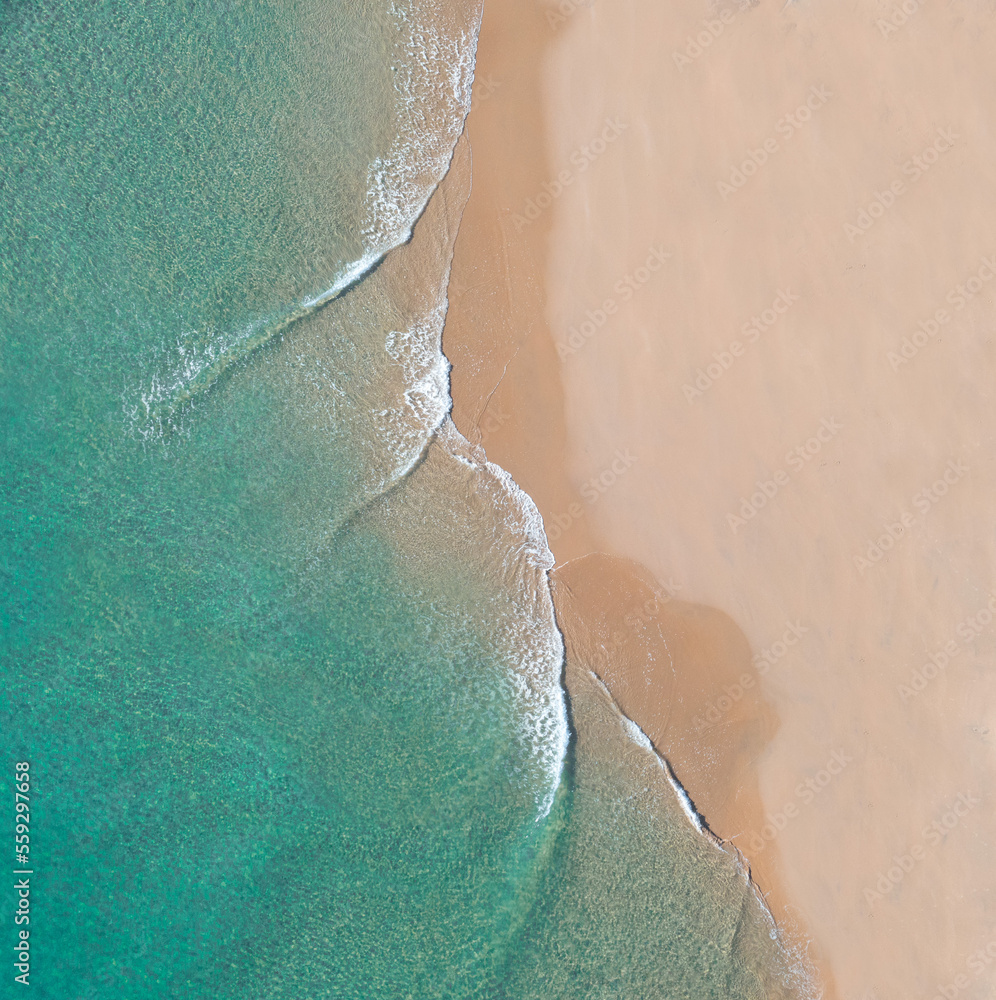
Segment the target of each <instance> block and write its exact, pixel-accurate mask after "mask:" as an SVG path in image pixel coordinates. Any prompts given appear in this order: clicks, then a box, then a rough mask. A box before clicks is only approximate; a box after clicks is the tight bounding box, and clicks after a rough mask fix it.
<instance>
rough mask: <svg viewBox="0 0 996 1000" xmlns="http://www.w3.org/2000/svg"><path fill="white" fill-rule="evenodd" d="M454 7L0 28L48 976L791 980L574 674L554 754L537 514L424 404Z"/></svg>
mask: <svg viewBox="0 0 996 1000" xmlns="http://www.w3.org/2000/svg"><path fill="white" fill-rule="evenodd" d="M478 17H479V11H478V10H477V9H476V7H474V6H473V5H470V4H467V5H464V6H460V5H459V4H457V3H453V4H451V5H449V6H447V7H445V8H443V7H440V6H438V5H436V4H434V3H430V2H428V0H426V2H423V3H410V4H408V5H402V4H401V3H388V2H384V0H370V2H367V3H363V2H355V0H352V2H350V3H348V4H346V3H333V2H329V0H323V2H317V0H280V2H270V3H267V2H260V0H246V2H234V0H222V2H216V3H207V2H189V3H183V4H177V3H160V2H145V3H124V2H88V3H84V2H81V0H72V2H68V0H67V2H62V3H58V2H42V0H38V2H35V0H9V2H7V3H4V4H2V5H0V81H2V82H0V93H2V95H3V97H2V101H3V108H2V111H3V113H2V115H0V170H2V173H0V268H2V272H0V276H2V277H0V372H2V396H0V399H2V406H3V423H2V426H3V429H4V446H3V459H2V469H0V472H2V480H3V489H2V504H3V510H2V515H0V524H2V526H3V532H4V538H3V546H2V550H0V553H2V568H3V580H4V601H5V608H4V615H3V680H2V683H3V698H2V700H0V713H2V741H3V745H4V749H5V759H6V760H7V761H8V764H9V766H8V771H10V773H11V774H13V762H14V761H15V760H27V761H30V763H31V773H32V793H31V794H32V807H31V847H32V861H33V870H34V872H35V874H34V875H33V881H32V905H31V924H30V928H31V935H32V937H31V941H32V953H31V954H32V960H31V968H32V971H31V983H32V985H33V986H34V987H35V995H36V996H39V997H43V998H53V1000H54V998H59V1000H66V998H73V1000H90V998H99V1000H104V998H107V1000H111V998H129V1000H142V998H166V997H178V998H179V997H183V998H190V997H211V998H225V1000H227V998H233V1000H235V998H240V1000H242V998H244V1000H258V998H288V1000H291V998H293V1000H304V998H325V997H329V998H332V997H335V998H357V1000H361V998H362V1000H367V998H370V1000H373V998H402V997H412V998H430V997H440V998H443V997H467V998H470V997H481V998H491V997H510V998H511V997H523V998H526V997H532V996H537V997H539V996H543V997H551V996H553V997H563V998H564V1000H568V998H570V1000H574V998H578V997H591V998H593V1000H594V998H606V997H634V998H635V997H640V998H649V997H657V996H661V997H664V996H668V997H679V996H681V997H685V996H687V997H726V996H730V997H741V996H743V997H748V996H760V995H764V994H763V993H762V992H760V990H761V989H762V987H761V986H760V985H759V984H760V983H762V982H764V983H768V985H767V986H765V987H763V989H764V990H766V991H767V992H768V993H769V995H780V993H779V992H778V989H780V988H778V989H776V988H775V987H774V986H771V985H770V984H771V983H774V982H776V981H777V982H781V981H782V980H783V979H784V978H785V976H786V975H788V972H789V971H790V970H788V968H787V966H786V965H785V962H784V960H783V958H782V957H781V956H780V953H779V952H778V951H777V948H776V947H775V945H774V944H773V943H772V942H771V938H770V937H769V935H768V930H769V929H768V925H767V924H766V923H765V921H764V918H763V914H762V912H761V910H760V908H759V907H758V906H757V904H756V900H755V899H754V896H753V894H752V892H751V891H750V889H749V887H748V886H747V884H746V882H745V880H744V879H743V878H742V876H741V875H739V874H738V873H737V871H736V867H735V865H734V864H733V862H732V861H731V860H730V859H729V858H728V857H727V856H726V855H725V854H723V853H722V852H719V851H717V850H716V848H714V847H713V846H712V845H711V844H709V843H708V842H707V841H705V840H704V839H703V838H701V837H699V835H698V834H697V833H695V831H694V830H693V829H692V827H691V826H690V825H689V824H688V823H687V821H686V820H685V817H684V816H683V815H682V814H681V811H680V809H677V808H676V806H675V801H676V800H674V798H673V795H672V794H671V792H670V789H669V786H665V785H661V786H660V787H658V784H659V782H660V774H659V770H660V769H659V765H658V763H657V761H656V758H654V757H653V755H652V754H651V753H648V751H647V750H646V749H645V748H643V747H641V746H639V745H638V743H634V742H633V739H632V734H631V733H627V731H626V729H625V727H624V726H622V723H621V722H620V721H619V719H618V718H617V717H616V716H615V715H613V714H612V710H611V706H608V703H607V702H605V700H604V698H603V699H602V700H601V701H599V697H600V696H598V695H597V692H596V694H594V695H593V694H591V693H590V692H588V693H587V694H586V693H585V690H586V689H584V688H583V685H582V689H580V693H578V694H577V695H576V697H575V698H574V700H573V701H572V703H571V705H570V710H571V713H572V716H571V719H572V722H573V732H574V734H575V735H574V738H573V741H572V742H571V743H570V745H568V736H569V729H568V714H567V713H568V703H567V699H566V697H565V694H564V691H563V689H562V687H561V674H562V668H563V663H562V645H561V642H560V637H559V634H558V633H557V631H556V628H555V625H554V621H553V616H552V606H551V602H550V596H549V591H548V587H547V581H546V575H545V574H546V569H547V568H548V567H549V565H550V561H549V558H550V557H549V553H548V551H547V549H546V544H545V539H544V536H543V534H542V528H541V525H540V524H539V522H538V518H537V516H536V513H535V509H534V508H533V507H532V505H531V503H530V502H529V501H528V498H526V497H524V496H523V495H522V494H521V493H520V492H519V491H518V490H517V488H516V487H515V485H514V483H512V482H511V481H510V480H509V479H508V478H507V476H505V475H504V474H503V473H502V472H501V470H498V469H496V468H495V467H493V466H489V465H488V464H487V463H486V461H485V460H484V458H483V456H482V455H481V454H479V453H477V452H475V451H474V450H472V449H471V448H470V447H469V446H468V445H467V444H466V443H465V442H464V441H463V440H462V439H461V438H460V436H459V435H458V434H457V432H456V431H455V430H454V429H453V428H452V426H451V425H450V424H449V422H448V421H447V420H446V416H445V415H446V412H447V409H448V395H447V393H448V383H447V365H446V363H445V360H444V359H443V358H442V355H441V354H440V352H439V337H440V332H441V328H442V323H443V320H444V316H445V286H446V279H447V271H448V262H449V258H450V254H451V252H452V241H453V239H454V237H455V233H456V229H457V225H458V222H459V213H460V211H461V209H462V204H463V202H464V200H465V199H466V196H467V190H468V170H469V168H468V165H467V159H466V150H465V149H463V147H462V145H461V146H460V147H458V151H457V155H456V158H455V160H454V161H453V166H452V169H449V174H448V175H447V178H446V181H445V186H444V189H443V190H442V191H441V192H440V193H439V194H438V195H437V196H436V197H433V198H432V200H431V201H429V203H428V208H427V209H426V203H427V201H428V200H429V198H430V195H431V193H432V191H433V190H434V188H435V186H436V184H437V183H439V181H440V180H441V179H442V178H443V176H444V174H446V173H447V170H448V168H449V167H450V162H451V161H450V158H451V154H452V152H453V148H454V144H455V143H456V141H457V138H458V136H459V134H460V131H461V128H462V119H463V116H464V114H465V113H466V110H467V107H468V101H469V86H470V81H471V71H472V65H473V52H474V40H475V37H476V35H475V32H476V28H477V20H478ZM423 210H425V211H424V214H423ZM416 219H420V221H419V222H418V225H417V226H415V229H414V235H413V236H412V238H411V240H409V236H410V235H411V233H412V227H413V224H414V223H415V220H416ZM579 676H583V675H579ZM620 727H622V728H620ZM589 734H594V735H589ZM634 755H635V756H634ZM648 768H649V771H648V770H647V769H648ZM648 774H650V777H647V775H648ZM655 782H656V783H657V784H655ZM4 787H5V788H6V789H7V790H8V792H10V791H11V790H10V787H9V785H7V784H5V785H4ZM5 794H6V793H5ZM11 898H12V897H11V895H10V894H4V896H3V898H2V901H0V919H2V921H3V927H4V928H5V930H4V932H3V933H4V941H5V943H7V944H10V946H11V948H12V947H13V942H14V940H15V928H14V923H13V919H12V914H11V912H10V908H11V907H12V905H13V904H12V902H11ZM8 972H10V970H9V969H7V970H6V971H4V973H3V976H4V977H5V978H4V989H5V990H8V991H13V990H14V989H20V987H19V986H15V985H14V984H13V983H12V978H13V974H14V973H13V972H10V975H9V977H8ZM5 995H6V994H5ZM11 995H17V994H14V993H13V992H12V993H11Z"/></svg>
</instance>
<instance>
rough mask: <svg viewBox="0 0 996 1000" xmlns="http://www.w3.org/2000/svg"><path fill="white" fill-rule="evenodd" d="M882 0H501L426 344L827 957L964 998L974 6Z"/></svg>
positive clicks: (978, 530) (613, 684)
mask: <svg viewBox="0 0 996 1000" xmlns="http://www.w3.org/2000/svg"><path fill="white" fill-rule="evenodd" d="M905 6H906V10H905V12H904V10H903V8H902V7H900V6H899V5H898V4H893V3H891V2H886V3H875V2H866V0H861V2H858V3H856V4H852V5H846V8H845V7H844V6H842V5H834V4H827V3H816V2H808V3H799V4H792V5H787V6H785V7H784V8H783V7H782V5H781V4H780V3H762V4H761V5H759V6H756V7H753V8H741V7H739V6H736V5H731V6H728V7H721V6H720V7H712V8H709V7H707V6H706V5H705V4H704V3H699V2H697V0H695V2H693V0H679V2H678V3H676V4H661V3H659V0H614V2H613V3H608V2H607V0H599V2H597V3H594V4H592V5H590V6H583V5H581V4H577V3H574V2H573V0H563V2H562V3H561V4H560V7H559V8H558V7H556V6H551V7H549V8H543V7H540V6H537V4H536V3H535V2H520V0H507V2H505V3H503V4H502V5H501V6H498V5H492V6H489V7H488V8H487V10H486V11H485V22H484V30H483V34H482V38H481V47H480V53H479V62H478V74H477V84H476V86H475V103H474V110H473V111H472V113H471V117H470V121H469V123H468V132H469V136H470V141H471V145H472V147H473V155H474V167H473V170H474V190H473V193H472V195H471V199H470V203H469V205H468V208H467V211H466V214H465V216H464V221H463V226H462V229H461V232H460V237H459V240H458V244H457V255H456V259H455V262H454V272H453V285H452V288H451V291H452V292H453V295H452V305H451V312H450V316H449V317H448V320H447V329H446V333H445V340H444V348H445V350H446V352H447V354H448V356H449V357H450V359H451V360H452V361H453V363H454V372H453V391H454V400H455V409H454V416H455V420H456V423H457V425H458V426H459V427H460V429H461V430H462V431H463V432H464V433H465V434H467V435H468V436H469V437H471V438H472V439H477V440H481V441H482V442H483V444H484V446H485V448H486V450H487V453H488V457H489V458H490V459H492V460H493V461H496V462H498V463H499V464H500V465H502V466H503V467H504V468H506V469H508V470H509V472H510V473H511V474H512V475H513V477H514V478H515V479H516V480H517V481H518V482H519V483H520V485H522V486H523V488H524V489H526V490H527V492H529V493H530V494H531V495H532V496H533V498H534V499H535V500H536V501H537V504H538V506H539V508H540V510H541V512H542V513H543V515H544V518H545V521H546V524H547V530H548V533H549V536H550V538H551V546H552V548H553V550H554V553H555V555H556V557H557V559H558V562H559V563H561V564H563V565H562V567H561V568H560V569H559V570H558V571H557V573H556V574H555V600H556V602H557V607H558V613H559V614H560V615H561V616H562V620H563V622H564V623H565V624H566V625H567V627H581V626H580V625H576V624H573V623H576V621H577V618H576V617H575V618H571V617H570V616H572V615H574V616H578V615H580V616H581V617H582V618H584V617H585V616H587V618H588V622H587V627H590V628H591V629H592V630H593V634H594V635H595V640H594V641H595V646H598V648H595V646H593V647H592V653H591V655H592V657H593V658H596V659H598V663H597V664H595V663H593V664H592V666H593V668H594V669H599V667H600V668H601V669H600V673H601V674H602V676H603V677H604V679H605V680H606V682H607V683H608V685H609V687H610V689H611V690H612V691H613V693H614V695H615V697H616V698H617V700H618V701H619V702H620V704H621V705H622V706H623V708H624V710H625V711H626V712H627V714H629V715H630V716H631V717H632V718H634V719H635V720H636V721H637V722H638V723H639V724H640V725H641V726H642V727H643V728H644V729H645V730H646V731H647V732H648V734H649V735H650V736H651V738H652V739H654V742H655V744H656V745H657V746H658V748H659V749H661V750H662V752H664V753H665V754H666V755H668V756H669V757H670V758H671V759H672V763H673V764H674V766H675V769H676V771H677V773H678V776H679V778H680V779H681V780H682V782H683V783H684V784H685V786H686V787H687V788H688V790H689V792H690V793H691V795H692V798H693V799H694V800H695V802H696V804H697V805H698V806H699V808H700V811H701V812H702V813H703V814H704V816H705V818H706V819H707V821H709V823H710V825H711V826H712V827H713V829H714V830H715V831H716V832H717V833H718V834H720V835H721V836H723V837H726V838H733V839H734V842H735V843H736V844H737V845H738V846H739V847H740V849H741V850H742V851H743V852H744V854H745V855H746V856H747V858H748V859H749V860H750V861H751V863H752V865H753V869H754V872H755V875H756V877H757V880H758V882H759V884H760V885H761V887H762V889H764V890H765V891H769V890H775V892H774V894H773V895H772V896H771V897H770V901H771V904H772V910H773V912H774V914H775V916H776V919H778V920H779V922H780V923H781V924H782V925H783V926H788V927H789V928H790V931H791V932H792V933H795V934H805V933H809V934H811V935H812V937H813V941H814V948H815V954H816V956H817V957H818V958H819V959H820V964H821V967H822V969H823V972H824V975H825V976H826V978H827V982H828V984H833V983H835V985H836V989H837V992H838V995H840V996H842V997H848V998H853V1000H864V998H871V997H877V998H879V1000H891V998H897V1000H899V998H903V1000H906V998H915V997H924V998H925V1000H927V998H931V997H934V996H938V995H941V989H942V988H943V991H944V993H945V994H946V995H947V996H948V997H949V998H950V997H952V996H958V997H965V998H969V1000H972V998H981V997H990V996H992V995H994V992H996V974H994V971H993V970H994V969H996V963H994V962H993V961H992V959H991V958H988V959H987V960H986V961H982V960H979V959H973V957H972V953H973V952H975V951H976V950H977V949H979V948H985V947H986V946H987V945H989V943H990V942H993V941H994V940H996V909H994V895H993V888H994V887H996V864H994V863H993V861H992V851H991V842H992V835H993V830H994V800H993V796H992V792H991V788H992V786H993V776H994V763H996V756H994V748H996V708H994V706H996V699H994V695H996V675H994V673H993V671H992V668H991V667H992V662H993V655H994V652H996V624H994V616H993V611H994V609H996V599H993V598H992V596H991V595H993V594H994V593H996V570H994V566H996V561H994V556H996V532H994V529H993V525H992V516H991V513H990V507H991V503H990V498H991V497H992V496H993V487H994V485H996V482H994V479H996V468H994V462H993V458H994V454H996V453H994V449H993V443H994V432H996V411H994V408H993V405H992V392H993V390H992V386H993V384H994V370H993V369H994V364H996V346H994V341H993V291H994V288H996V184H994V177H993V174H994V173H996V129H994V128H993V127H992V125H991V121H992V115H993V113H994V112H996V85H994V74H993V70H992V64H993V53H994V52H996V26H994V23H993V13H994V9H993V7H992V5H988V4H982V3H965V2H960V3H947V4H942V3H926V2H921V3H916V2H914V0H906V5H905ZM552 22H555V23H552ZM696 37H701V40H700V41H696V40H695V39H696ZM706 42H708V44H705V43H706ZM558 185H559V187H558ZM723 185H725V186H723ZM560 189H562V190H560ZM987 261H991V262H992V263H991V264H990V263H987ZM752 324H753V328H751V325H752ZM558 345H560V349H559V351H558ZM596 552H601V553H606V554H608V556H611V557H613V558H607V557H606V556H597V557H592V558H591V559H588V560H583V559H581V557H583V556H585V555H586V554H587V553H596ZM630 560H631V561H632V562H628V561H630ZM568 590H569V594H568V593H567V591H568ZM653 594H656V595H657V597H656V598H652V597H650V596H646V595H653ZM672 595H674V596H676V597H679V598H680V601H678V600H669V599H668V598H669V597H670V596H672ZM631 596H632V597H635V598H639V600H635V601H634V602H633V606H634V607H637V608H641V607H643V606H644V602H645V601H647V600H651V605H649V606H651V607H654V604H653V602H654V601H655V600H656V610H655V611H654V615H653V616H652V617H653V621H652V622H651V621H640V620H639V619H640V618H641V612H639V611H637V612H634V611H633V610H632V609H631V608H630V601H629V599H630V597H631ZM686 602H687V603H686ZM693 602H694V603H693ZM628 608H630V610H627V609H628ZM710 609H718V610H710ZM634 614H635V617H634ZM627 617H628V618H629V622H627ZM642 617H644V618H646V617H649V616H647V615H642ZM620 622H621V625H620ZM634 623H635V624H634ZM748 647H749V649H750V650H751V651H752V652H753V655H754V662H753V665H752V664H751V662H750V655H749V654H748V652H747V648H748ZM665 652H666V653H667V654H668V657H669V658H668V660H667V664H666V665H665V661H664V653H665ZM648 662H649V663H650V664H651V667H650V668H649V669H648V668H647V667H646V665H647V663H648ZM748 679H749V680H750V681H751V682H752V683H750V684H747V680H748ZM775 719H777V731H775V725H774V720H775ZM772 733H773V735H772ZM769 737H770V741H769ZM992 951H993V953H994V954H996V945H994V946H993V949H992Z"/></svg>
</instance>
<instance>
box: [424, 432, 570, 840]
mask: <svg viewBox="0 0 996 1000" xmlns="http://www.w3.org/2000/svg"><path fill="white" fill-rule="evenodd" d="M438 437H439V440H440V443H441V444H443V445H444V446H445V447H446V449H447V451H448V452H449V453H450V454H451V455H453V456H454V458H456V459H458V460H459V461H460V462H461V463H463V464H464V465H465V466H468V467H469V468H471V469H473V470H474V472H475V473H476V474H477V476H478V482H477V483H476V484H475V487H476V489H477V491H478V492H479V493H480V494H482V495H483V496H485V497H486V498H487V499H488V500H490V502H491V504H490V505H491V507H492V509H493V510H494V512H495V514H496V515H499V516H500V518H501V527H502V528H504V530H505V532H506V534H505V536H504V537H502V538H501V539H499V544H498V545H497V546H495V548H494V549H493V551H494V552H495V553H497V554H498V555H499V556H500V560H501V562H500V567H499V574H498V575H499V577H500V579H501V581H502V582H503V584H504V585H505V587H506V588H507V592H508V595H509V598H508V607H507V609H506V610H507V613H506V614H505V615H504V617H503V619H502V621H501V626H502V632H503V636H504V638H505V639H506V640H507V645H506V648H505V649H503V651H502V652H503V654H504V655H505V656H506V657H508V658H509V660H508V662H509V667H510V674H509V681H510V683H511V687H512V695H513V697H514V698H515V704H516V708H517V712H518V717H519V719H520V720H521V722H520V737H521V738H522V740H523V741H524V743H525V744H526V745H527V746H528V747H530V750H531V755H530V763H529V765H528V766H527V767H526V768H525V769H524V772H523V775H522V777H523V778H524V779H525V780H526V781H527V782H528V783H529V784H530V785H532V786H534V787H535V788H536V789H537V794H536V801H537V807H538V812H537V816H536V819H537V822H538V821H539V820H541V819H543V818H544V817H545V816H547V815H548V814H549V812H550V809H551V808H552V807H553V802H554V798H555V796H556V793H557V789H558V787H559V786H560V782H561V779H562V777H563V769H564V760H565V759H566V756H567V747H568V743H569V741H570V730H569V727H568V722H567V703H566V699H565V696H564V690H563V687H562V686H561V672H562V669H563V660H564V643H563V637H562V636H561V634H560V630H559V629H558V628H557V622H556V619H555V617H554V611H553V599H552V596H551V593H550V580H549V571H550V570H551V569H552V568H553V565H554V558H553V553H552V552H551V551H550V547H549V545H548V544H547V538H546V532H545V531H544V529H543V519H542V517H541V516H540V513H539V511H538V509H537V508H536V504H535V503H534V502H533V500H532V498H531V497H530V496H529V495H528V494H527V493H526V492H525V491H524V490H522V489H521V487H519V485H518V484H517V483H516V482H515V480H513V479H512V477H511V476H510V475H509V474H508V473H507V472H506V471H505V470H504V469H502V468H501V467H500V466H498V465H495V464H494V463H493V462H489V461H488V460H487V459H486V457H485V456H484V453H483V451H481V449H479V448H476V447H474V446H473V445H471V444H470V442H469V441H467V439H466V438H465V437H463V435H462V434H460V432H459V431H458V430H457V429H456V427H455V426H454V425H453V422H452V421H451V420H449V419H446V420H445V421H444V423H443V425H442V427H441V428H440V430H439V434H438Z"/></svg>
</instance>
